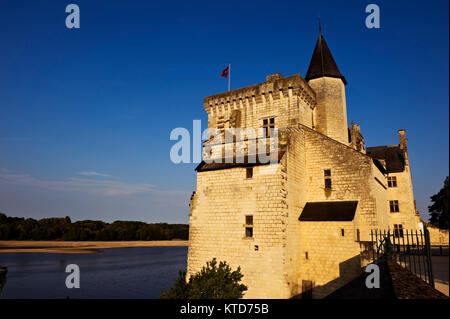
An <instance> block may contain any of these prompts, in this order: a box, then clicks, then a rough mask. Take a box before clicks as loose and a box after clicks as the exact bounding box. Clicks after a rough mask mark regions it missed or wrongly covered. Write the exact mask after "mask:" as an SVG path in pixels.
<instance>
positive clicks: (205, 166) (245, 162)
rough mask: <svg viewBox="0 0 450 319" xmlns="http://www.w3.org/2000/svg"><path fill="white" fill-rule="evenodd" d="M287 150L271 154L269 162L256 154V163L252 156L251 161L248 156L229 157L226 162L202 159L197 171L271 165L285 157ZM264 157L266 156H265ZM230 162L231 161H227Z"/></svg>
mask: <svg viewBox="0 0 450 319" xmlns="http://www.w3.org/2000/svg"><path fill="white" fill-rule="evenodd" d="M284 153H285V151H280V152H274V153H271V154H270V159H269V161H268V162H261V161H260V158H259V156H258V155H257V156H256V163H255V162H253V159H252V158H250V160H251V162H249V159H248V156H247V155H246V156H244V157H238V158H233V159H231V158H229V159H224V160H222V162H224V163H214V162H213V163H207V162H205V161H202V162H201V163H200V164H199V165H198V166H197V167H196V168H195V170H196V171H197V172H204V171H214V170H220V169H229V168H235V167H254V166H259V165H269V164H271V163H278V162H279V161H280V160H281V158H282V157H283V155H284ZM263 159H264V158H263ZM226 162H230V163H226Z"/></svg>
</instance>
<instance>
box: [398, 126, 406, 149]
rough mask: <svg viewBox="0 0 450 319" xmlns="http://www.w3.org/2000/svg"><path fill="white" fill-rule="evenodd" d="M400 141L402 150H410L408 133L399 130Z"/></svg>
mask: <svg viewBox="0 0 450 319" xmlns="http://www.w3.org/2000/svg"><path fill="white" fill-rule="evenodd" d="M398 139H399V141H400V149H401V150H402V151H404V152H406V151H407V150H408V148H407V143H406V141H407V140H408V139H407V138H406V133H405V130H404V129H401V130H398Z"/></svg>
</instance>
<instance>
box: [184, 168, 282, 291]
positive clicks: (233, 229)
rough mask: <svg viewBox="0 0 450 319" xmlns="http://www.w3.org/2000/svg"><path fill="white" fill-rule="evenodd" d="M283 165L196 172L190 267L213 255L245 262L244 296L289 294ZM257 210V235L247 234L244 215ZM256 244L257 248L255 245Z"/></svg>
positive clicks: (193, 268)
mask: <svg viewBox="0 0 450 319" xmlns="http://www.w3.org/2000/svg"><path fill="white" fill-rule="evenodd" d="M281 166H282V165H281V164H274V165H262V166H256V167H254V169H253V178H251V179H247V178H246V171H245V168H239V167H237V168H231V169H224V170H216V171H205V172H199V173H198V174H197V185H198V186H197V191H196V193H195V196H194V198H193V200H192V203H191V217H190V223H189V227H190V228H189V229H190V230H189V253H188V273H189V274H192V273H195V272H196V271H199V270H200V269H201V267H202V266H204V265H205V264H206V262H207V261H209V260H211V259H212V258H217V259H218V260H225V261H227V262H228V263H229V264H230V265H231V267H232V268H234V269H236V268H237V267H238V266H240V267H241V269H242V273H243V274H244V278H243V283H244V284H246V285H247V286H248V287H249V290H248V291H247V292H246V294H245V297H246V298H286V297H288V288H287V286H286V282H285V280H284V278H283V262H282V261H283V260H284V258H285V255H284V250H283V245H284V244H285V239H284V238H283V234H284V232H285V225H286V221H285V219H286V214H287V206H286V202H285V198H284V197H283V195H284V185H283V179H282V178H281V176H282V175H283V173H282V171H281V170H282V167H281ZM246 215H253V224H254V226H253V238H246V237H245V225H244V224H245V216H246ZM255 246H258V247H257V250H256V249H255Z"/></svg>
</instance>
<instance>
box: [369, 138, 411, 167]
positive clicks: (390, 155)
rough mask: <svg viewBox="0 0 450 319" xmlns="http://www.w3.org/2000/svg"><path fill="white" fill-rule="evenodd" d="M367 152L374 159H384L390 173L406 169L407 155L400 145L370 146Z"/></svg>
mask: <svg viewBox="0 0 450 319" xmlns="http://www.w3.org/2000/svg"><path fill="white" fill-rule="evenodd" d="M366 154H367V155H369V156H370V157H372V158H373V159H376V160H379V161H384V162H385V164H386V171H387V172H388V173H400V172H403V171H404V170H405V157H404V156H403V151H402V149H401V148H400V145H384V146H375V147H368V148H367V149H366Z"/></svg>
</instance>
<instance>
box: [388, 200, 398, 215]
mask: <svg viewBox="0 0 450 319" xmlns="http://www.w3.org/2000/svg"><path fill="white" fill-rule="evenodd" d="M389 211H390V212H391V213H399V212H400V204H399V202H398V200H396V199H394V200H390V201H389Z"/></svg>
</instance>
